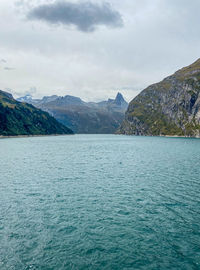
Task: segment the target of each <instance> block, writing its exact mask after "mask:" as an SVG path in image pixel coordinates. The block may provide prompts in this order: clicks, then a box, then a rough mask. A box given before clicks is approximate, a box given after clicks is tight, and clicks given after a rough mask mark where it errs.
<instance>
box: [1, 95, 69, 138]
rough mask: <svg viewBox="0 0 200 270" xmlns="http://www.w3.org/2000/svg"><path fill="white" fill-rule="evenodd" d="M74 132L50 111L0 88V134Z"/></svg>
mask: <svg viewBox="0 0 200 270" xmlns="http://www.w3.org/2000/svg"><path fill="white" fill-rule="evenodd" d="M50 134H73V132H72V130H70V129H69V128H67V127H65V126H64V125H62V124H60V123H59V122H57V120H55V119H54V118H53V117H51V116H50V115H49V114H48V113H46V112H43V111H42V110H40V109H37V108H35V107H34V106H32V105H30V104H27V103H21V102H18V101H16V100H14V99H13V98H12V95H10V94H8V93H6V92H4V91H1V90H0V135H1V136H16V135H50Z"/></svg>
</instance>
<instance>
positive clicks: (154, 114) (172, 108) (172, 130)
mask: <svg viewBox="0 0 200 270" xmlns="http://www.w3.org/2000/svg"><path fill="white" fill-rule="evenodd" d="M117 133H119V134H130V135H131V134H133V135H150V136H151V135H173V136H189V137H200V59H198V60H197V61H196V62H195V63H193V64H192V65H190V66H187V67H184V68H182V69H180V70H178V71H177V72H175V73H174V74H173V75H171V76H169V77H167V78H165V79H164V80H163V81H161V82H159V83H156V84H153V85H150V86H149V87H147V88H146V89H145V90H143V91H142V92H141V93H140V94H139V95H138V96H136V97H135V98H134V99H133V100H132V101H131V102H130V104H129V106H128V109H127V111H126V114H125V120H124V121H123V123H122V125H121V126H120V128H119V129H118V132H117Z"/></svg>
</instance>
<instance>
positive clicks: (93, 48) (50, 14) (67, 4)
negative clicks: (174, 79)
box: [0, 0, 200, 101]
mask: <svg viewBox="0 0 200 270" xmlns="http://www.w3.org/2000/svg"><path fill="white" fill-rule="evenodd" d="M199 11H200V1H199V0H123V1H122V0H105V1H102V0H101V1H100V0H90V1H84V0H77V1H76V0H70V1H69V0H67V1H64V0H1V1H0V89H2V90H7V91H11V92H12V93H14V94H15V96H17V95H18V96H21V95H24V94H27V93H31V94H32V95H33V96H34V97H42V96H44V95H53V94H58V95H67V94H69V95H74V96H79V97H81V98H82V99H83V100H89V101H92V100H94V101H97V100H103V99H107V98H108V97H110V98H113V97H114V96H115V95H116V93H117V92H118V91H120V92H121V93H122V94H124V96H125V97H126V99H127V100H128V101H130V100H131V99H132V98H133V97H134V96H136V95H137V94H138V93H139V92H140V91H141V90H142V89H144V88H145V87H146V86H148V85H149V84H151V83H154V82H158V81H160V80H162V79H163V78H164V77H166V76H167V75H170V74H171V73H173V72H174V71H176V70H177V69H179V68H181V67H183V66H186V65H188V64H191V63H192V62H194V61H195V60H196V59H198V58H200V16H199Z"/></svg>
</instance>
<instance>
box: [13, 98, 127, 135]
mask: <svg viewBox="0 0 200 270" xmlns="http://www.w3.org/2000/svg"><path fill="white" fill-rule="evenodd" d="M54 97H55V98H53V100H51V99H52V96H49V97H43V98H42V99H40V100H38V99H35V100H34V99H32V100H31V99H30V98H28V100H27V99H26V100H27V102H29V103H31V104H33V105H34V106H36V107H38V108H40V109H42V110H44V111H47V112H48V113H50V114H51V115H52V116H53V117H55V118H56V119H57V120H58V121H59V122H60V123H62V124H64V125H66V126H68V127H69V128H71V129H72V130H73V131H75V132H76V133H86V134H87V133H90V134H91V133H97V134H103V133H115V131H116V130H117V128H118V127H119V126H120V124H121V122H122V121H123V119H124V114H125V110H126V109H127V107H128V103H127V102H126V101H125V99H124V98H123V96H122V94H120V93H118V94H117V95H116V98H115V99H108V100H106V101H101V102H85V101H83V100H82V99H80V98H79V97H74V96H70V95H66V96H64V97H60V96H56V95H54ZM44 98H46V100H47V102H46V101H45V102H44ZM24 99H25V97H22V98H20V99H18V100H24Z"/></svg>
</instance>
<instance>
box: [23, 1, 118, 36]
mask: <svg viewBox="0 0 200 270" xmlns="http://www.w3.org/2000/svg"><path fill="white" fill-rule="evenodd" d="M27 18H28V19H35V20H43V21H46V22H47V23H50V24H63V25H74V26H76V27H77V29H78V30H80V31H83V32H93V31H94V30H95V29H96V28H97V26H99V25H104V26H108V27H122V26H123V21H122V17H121V15H120V13H119V12H118V11H116V10H114V9H113V8H112V6H111V5H110V4H109V3H105V2H104V3H102V4H97V3H92V2H82V3H81V2H79V3H72V2H65V1H59V2H54V3H52V4H45V5H39V6H37V7H35V8H33V9H32V10H30V11H29V13H28V16H27Z"/></svg>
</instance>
